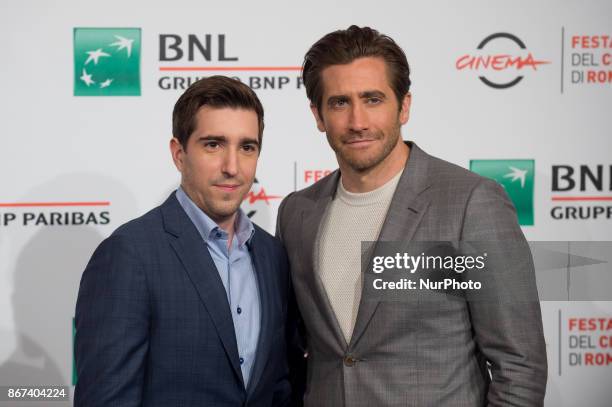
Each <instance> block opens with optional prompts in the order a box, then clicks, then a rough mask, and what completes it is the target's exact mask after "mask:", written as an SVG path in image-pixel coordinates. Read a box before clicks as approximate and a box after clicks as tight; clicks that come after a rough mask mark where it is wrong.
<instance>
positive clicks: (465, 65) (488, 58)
mask: <svg viewBox="0 0 612 407" xmlns="http://www.w3.org/2000/svg"><path fill="white" fill-rule="evenodd" d="M549 63H550V62H549V61H544V60H539V59H537V58H535V57H534V56H533V54H532V53H531V52H529V51H528V49H527V46H526V45H525V43H524V42H523V41H522V40H521V39H520V38H518V37H517V36H516V35H513V34H509V33H495V34H491V35H489V36H488V37H486V38H485V39H483V40H482V41H481V42H480V43H479V44H478V46H477V47H476V52H475V53H473V54H465V55H462V56H460V57H459V58H457V61H456V63H455V67H456V68H457V70H458V71H471V72H475V73H477V74H478V79H480V81H481V82H482V83H484V84H485V85H487V86H489V87H491V88H494V89H508V88H511V87H513V86H514V85H516V84H518V83H519V82H520V81H522V80H523V77H524V75H525V74H527V73H531V72H535V71H537V70H538V66H539V65H543V64H549Z"/></svg>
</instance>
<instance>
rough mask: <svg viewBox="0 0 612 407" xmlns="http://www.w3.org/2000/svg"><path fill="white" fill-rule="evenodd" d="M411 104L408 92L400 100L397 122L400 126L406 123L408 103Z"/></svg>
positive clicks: (408, 109)
mask: <svg viewBox="0 0 612 407" xmlns="http://www.w3.org/2000/svg"><path fill="white" fill-rule="evenodd" d="M411 102H412V95H411V94H410V92H406V94H405V95H404V98H403V99H402V105H401V106H400V107H401V108H400V112H399V121H400V123H401V124H402V125H404V124H406V123H408V118H409V117H410V103H411Z"/></svg>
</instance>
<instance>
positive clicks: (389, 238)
mask: <svg viewBox="0 0 612 407" xmlns="http://www.w3.org/2000/svg"><path fill="white" fill-rule="evenodd" d="M409 145H410V156H409V158H408V162H407V164H406V167H405V168H404V171H403V172H402V175H401V176H400V180H399V182H398V184H397V188H396V190H395V193H394V194H393V198H392V199H391V203H390V205H389V210H388V211H387V216H386V217H385V221H384V223H383V226H382V229H381V231H380V235H379V236H378V241H384V242H385V241H386V242H399V241H403V242H407V241H409V240H411V239H412V237H413V236H414V234H415V232H416V230H417V228H418V225H419V223H420V222H421V219H422V218H423V215H424V214H425V212H426V210H427V207H428V206H429V201H430V196H429V194H427V193H426V191H427V189H428V188H429V186H430V184H429V182H428V181H429V179H428V177H427V170H428V161H429V156H428V155H427V154H426V153H425V152H424V151H423V150H421V149H420V148H419V147H417V145H416V144H414V143H409ZM375 251H376V248H375V249H374V251H373V252H372V255H373V253H374V252H375ZM371 260H372V259H371V258H370V259H369V262H371ZM363 293H364V291H363V287H362V295H361V300H360V302H359V310H358V312H357V320H356V321H355V327H354V329H353V335H352V336H351V342H350V345H349V349H353V348H354V347H355V346H356V345H357V342H358V341H359V339H360V338H361V336H362V335H363V333H364V332H365V330H366V328H367V326H368V324H369V322H370V320H371V319H372V316H373V315H374V313H375V312H376V308H377V307H378V304H379V301H374V300H367V299H364V295H363Z"/></svg>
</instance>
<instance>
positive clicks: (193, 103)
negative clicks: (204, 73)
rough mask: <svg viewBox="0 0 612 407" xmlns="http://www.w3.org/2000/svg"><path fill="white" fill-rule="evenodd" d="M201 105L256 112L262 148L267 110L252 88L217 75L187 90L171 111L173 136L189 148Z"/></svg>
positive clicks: (196, 83) (203, 79) (200, 81)
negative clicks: (264, 109) (265, 112)
mask: <svg viewBox="0 0 612 407" xmlns="http://www.w3.org/2000/svg"><path fill="white" fill-rule="evenodd" d="M202 106H211V107H216V108H223V107H231V108H234V109H247V110H253V111H255V113H257V122H258V124H259V133H258V135H257V137H258V139H259V148H260V151H261V143H262V139H263V129H264V111H263V106H262V105H261V102H260V101H259V98H257V95H256V94H255V92H253V90H252V89H251V88H249V87H248V86H247V85H245V84H244V83H242V82H240V81H239V80H237V79H232V78H228V77H227V76H221V75H215V76H210V77H208V78H202V79H200V80H198V81H196V82H194V83H193V84H192V85H191V86H189V87H188V88H187V90H186V91H185V93H183V94H182V95H181V97H180V98H179V99H178V100H177V101H176V104H175V105H174V110H173V112H172V135H173V136H174V137H176V138H177V139H178V141H179V142H180V143H181V145H182V146H183V148H184V149H187V142H188V141H189V137H190V136H191V134H192V133H193V132H194V131H195V129H196V126H197V123H196V114H197V113H198V110H199V109H200V108H201V107H202Z"/></svg>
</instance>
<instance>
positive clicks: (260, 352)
mask: <svg viewBox="0 0 612 407" xmlns="http://www.w3.org/2000/svg"><path fill="white" fill-rule="evenodd" d="M256 248H257V249H256ZM263 249H264V247H263V245H262V244H261V241H260V239H259V235H258V233H257V230H256V232H255V234H254V235H253V240H252V243H251V244H250V245H249V252H250V254H251V259H252V262H253V267H254V268H255V274H256V275H257V285H258V289H259V303H260V307H261V312H260V315H261V328H260V329H259V339H258V341H257V356H256V357H255V364H254V366H253V370H252V372H251V378H250V380H249V385H248V389H247V394H252V392H253V390H254V389H255V388H256V387H257V383H258V382H259V379H260V378H261V375H262V373H263V369H264V367H265V366H266V362H267V360H268V355H269V354H270V344H271V338H270V334H271V332H270V317H271V315H270V312H271V308H270V296H271V295H272V294H271V293H270V285H271V284H272V282H271V281H269V276H270V273H271V272H272V271H278V270H276V267H275V266H273V265H270V264H269V260H267V259H269V258H271V257H270V256H269V255H267V254H264V253H263Z"/></svg>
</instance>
